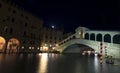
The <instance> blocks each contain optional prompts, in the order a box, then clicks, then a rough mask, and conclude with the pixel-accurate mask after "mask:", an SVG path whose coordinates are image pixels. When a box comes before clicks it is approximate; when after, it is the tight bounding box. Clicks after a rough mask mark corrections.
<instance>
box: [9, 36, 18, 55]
mask: <svg viewBox="0 0 120 73" xmlns="http://www.w3.org/2000/svg"><path fill="white" fill-rule="evenodd" d="M19 45H20V42H19V40H18V39H16V38H11V39H10V40H9V41H8V44H7V53H17V52H18V49H19Z"/></svg>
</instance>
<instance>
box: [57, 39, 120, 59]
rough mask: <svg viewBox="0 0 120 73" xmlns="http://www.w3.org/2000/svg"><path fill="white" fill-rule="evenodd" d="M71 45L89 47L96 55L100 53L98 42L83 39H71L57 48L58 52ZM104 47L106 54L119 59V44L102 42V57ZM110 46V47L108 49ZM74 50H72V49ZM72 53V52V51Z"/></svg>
mask: <svg viewBox="0 0 120 73" xmlns="http://www.w3.org/2000/svg"><path fill="white" fill-rule="evenodd" d="M73 44H83V45H86V46H88V47H91V48H92V49H94V50H95V51H97V52H98V53H100V42H98V41H90V40H85V39H72V40H70V41H68V42H66V43H64V44H63V45H60V46H59V51H60V52H61V53H62V52H64V50H65V49H66V48H67V47H68V46H70V45H73ZM105 46H108V47H107V54H108V55H110V56H113V57H114V58H119V57H120V45H119V44H112V43H105V42H103V56H104V55H105ZM109 46H110V47H109ZM73 50H74V48H73ZM73 52H74V51H73Z"/></svg>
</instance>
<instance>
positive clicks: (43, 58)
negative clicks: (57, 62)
mask: <svg viewBox="0 0 120 73" xmlns="http://www.w3.org/2000/svg"><path fill="white" fill-rule="evenodd" d="M39 56H40V62H39V67H38V68H39V69H38V73H47V64H48V54H47V53H43V54H39Z"/></svg>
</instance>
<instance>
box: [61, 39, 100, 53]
mask: <svg viewBox="0 0 120 73" xmlns="http://www.w3.org/2000/svg"><path fill="white" fill-rule="evenodd" d="M91 43H92V45H91ZM73 44H82V45H85V46H88V47H90V48H92V49H93V50H95V51H97V52H99V43H98V42H96V43H95V41H89V42H88V41H87V40H84V39H73V40H70V41H69V42H66V43H64V44H63V45H61V46H59V49H60V50H59V51H60V52H61V53H62V52H64V50H65V49H66V48H67V47H68V46H70V45H73ZM93 45H94V46H93Z"/></svg>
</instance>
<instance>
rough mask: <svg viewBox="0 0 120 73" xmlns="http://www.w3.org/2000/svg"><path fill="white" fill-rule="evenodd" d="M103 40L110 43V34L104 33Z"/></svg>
mask: <svg viewBox="0 0 120 73" xmlns="http://www.w3.org/2000/svg"><path fill="white" fill-rule="evenodd" d="M104 42H108V43H111V36H110V34H106V35H105V36H104Z"/></svg>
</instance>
